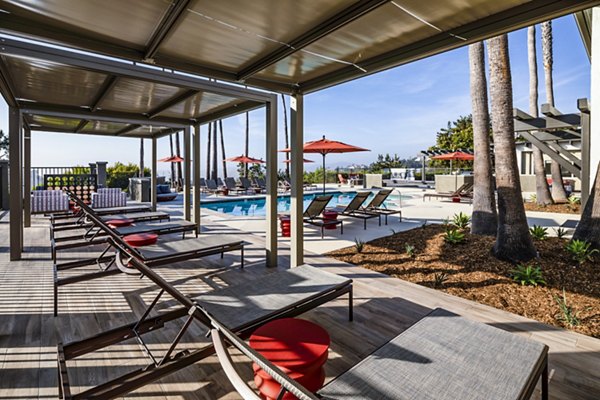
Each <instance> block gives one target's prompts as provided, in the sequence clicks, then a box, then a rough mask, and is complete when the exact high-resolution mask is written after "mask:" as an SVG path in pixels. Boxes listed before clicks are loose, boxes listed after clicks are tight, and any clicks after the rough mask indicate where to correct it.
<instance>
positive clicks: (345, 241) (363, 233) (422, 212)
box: [159, 184, 579, 254]
mask: <svg viewBox="0 0 600 400" xmlns="http://www.w3.org/2000/svg"><path fill="white" fill-rule="evenodd" d="M327 190H328V191H342V192H344V191H351V192H355V191H357V190H364V189H362V188H358V187H348V186H346V187H339V186H338V185H334V184H331V185H328V186H327ZM394 190H395V192H394V194H396V193H398V192H399V193H400V194H401V196H402V197H401V206H400V209H401V210H402V222H399V219H398V216H397V215H392V216H389V217H388V225H385V223H384V221H383V220H382V224H381V226H378V223H377V219H372V220H369V221H368V222H367V229H366V230H365V229H363V222H362V220H359V219H354V218H344V234H343V235H342V234H341V233H340V230H339V229H336V230H326V231H325V237H324V238H323V239H321V232H320V230H319V229H318V228H317V227H313V226H311V225H307V224H305V228H304V247H305V249H306V251H308V252H311V253H316V254H325V253H328V252H330V251H333V250H337V249H341V248H344V247H348V246H352V245H354V241H355V239H358V240H361V241H363V242H366V241H369V240H373V239H376V238H379V237H384V236H388V235H390V234H392V233H393V232H392V231H395V232H400V231H406V230H409V229H413V228H415V227H418V226H421V225H423V224H424V223H425V222H427V223H442V222H443V220H444V219H446V218H452V216H453V215H454V214H456V213H459V212H463V213H465V214H468V215H470V214H471V212H472V205H471V204H467V203H453V202H451V201H447V200H435V199H432V200H425V201H423V194H425V193H433V190H431V189H426V188H420V187H400V188H394ZM312 193H320V191H308V192H305V194H312ZM257 197H261V196H260V195H259V196H228V197H225V196H214V195H210V196H206V195H204V197H203V198H202V201H207V202H208V201H211V202H213V201H223V200H229V199H233V200H242V199H246V198H248V199H253V198H257ZM396 199H397V197H396V198H394V199H393V200H396ZM182 201H183V200H182V197H181V196H179V197H178V199H177V200H175V201H173V202H170V203H159V209H160V210H164V211H168V212H170V213H171V214H173V213H175V214H174V215H177V212H179V213H180V212H181V211H180V210H181V202H182ZM201 218H202V219H205V221H207V222H209V223H215V224H220V225H227V226H229V227H231V228H234V229H239V230H242V231H246V232H249V233H252V234H255V235H259V236H264V235H265V229H266V221H265V219H264V217H263V216H256V217H254V216H233V215H229V214H223V213H220V212H216V211H213V210H209V209H206V208H203V209H202V214H201ZM527 220H528V222H529V225H530V226H532V225H540V226H543V227H547V228H549V229H548V233H549V234H550V235H555V230H554V229H556V228H558V227H559V226H561V225H562V224H564V223H565V222H566V221H568V220H570V221H577V220H579V215H575V214H559V213H547V212H527ZM279 239H280V240H282V241H283V242H284V243H286V245H288V244H289V241H290V240H289V238H282V237H281V236H280V237H279Z"/></svg>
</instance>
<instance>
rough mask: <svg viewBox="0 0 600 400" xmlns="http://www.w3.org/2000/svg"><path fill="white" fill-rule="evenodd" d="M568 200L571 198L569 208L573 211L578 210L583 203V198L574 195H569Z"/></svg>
mask: <svg viewBox="0 0 600 400" xmlns="http://www.w3.org/2000/svg"><path fill="white" fill-rule="evenodd" d="M568 200H569V208H570V209H571V210H573V211H575V210H577V206H579V205H580V204H581V199H580V198H579V197H577V196H574V195H571V196H569V198H568Z"/></svg>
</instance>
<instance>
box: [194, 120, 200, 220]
mask: <svg viewBox="0 0 600 400" xmlns="http://www.w3.org/2000/svg"><path fill="white" fill-rule="evenodd" d="M193 142H194V143H193V153H194V155H193V157H192V159H193V160H194V186H193V196H192V197H193V204H192V207H193V209H194V210H193V211H194V212H193V215H194V223H195V224H196V226H197V227H198V229H200V124H196V125H194V140H193Z"/></svg>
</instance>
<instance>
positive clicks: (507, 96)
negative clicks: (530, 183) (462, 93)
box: [488, 34, 537, 262]
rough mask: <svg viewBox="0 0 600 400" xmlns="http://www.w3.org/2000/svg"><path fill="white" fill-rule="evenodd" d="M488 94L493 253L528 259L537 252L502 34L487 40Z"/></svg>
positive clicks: (508, 66) (507, 257) (500, 257)
mask: <svg viewBox="0 0 600 400" xmlns="http://www.w3.org/2000/svg"><path fill="white" fill-rule="evenodd" d="M488 54H489V63H490V97H491V103H492V128H493V132H494V153H495V159H496V187H497V188H498V232H497V235H496V243H495V244H494V248H493V253H494V255H495V256H496V257H497V258H499V259H502V260H508V261H511V262H522V261H528V260H530V259H532V258H534V257H535V256H536V254H537V252H536V250H535V247H534V246H533V241H532V239H531V236H530V234H529V227H528V226H527V218H526V216H525V207H524V205H523V199H522V197H521V182H520V180H519V172H518V166H517V154H516V152H515V137H514V132H515V130H514V121H513V118H512V112H513V104H512V79H511V73H510V60H509V56H508V36H507V35H506V34H504V35H501V36H498V37H495V38H493V39H490V40H489V42H488Z"/></svg>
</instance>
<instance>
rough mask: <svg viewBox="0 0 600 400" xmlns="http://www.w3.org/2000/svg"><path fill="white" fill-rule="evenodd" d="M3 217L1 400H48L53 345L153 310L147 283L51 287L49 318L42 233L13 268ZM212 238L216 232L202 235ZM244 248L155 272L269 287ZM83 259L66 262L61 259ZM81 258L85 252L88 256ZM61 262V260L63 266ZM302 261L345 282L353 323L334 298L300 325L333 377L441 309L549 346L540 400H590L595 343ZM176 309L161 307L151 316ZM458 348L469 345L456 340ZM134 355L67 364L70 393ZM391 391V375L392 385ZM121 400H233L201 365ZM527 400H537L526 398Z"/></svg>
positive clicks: (120, 280)
mask: <svg viewBox="0 0 600 400" xmlns="http://www.w3.org/2000/svg"><path fill="white" fill-rule="evenodd" d="M7 218H8V216H7V215H6V213H4V214H0V276H1V282H2V286H1V287H2V291H1V292H0V293H1V294H0V365H1V369H0V399H32V398H56V396H57V388H56V387H57V380H56V376H57V369H56V343H57V341H58V340H61V341H63V342H69V341H72V340H77V339H79V338H84V337H87V336H89V335H92V334H95V333H97V332H99V331H100V330H106V329H108V328H110V327H114V326H118V325H122V324H124V323H128V322H133V321H134V320H135V316H136V315H138V316H139V315H140V314H141V312H142V310H143V309H144V308H145V306H146V305H147V304H148V303H149V302H151V300H152V298H153V296H154V295H155V294H156V292H157V290H156V287H155V286H154V285H152V284H151V283H149V282H148V280H147V279H138V278H136V277H131V276H126V275H123V274H120V275H114V276H110V277H105V278H102V279H98V280H94V281H89V282H83V283H78V284H73V285H69V286H65V287H62V288H61V291H60V295H59V297H60V303H59V307H60V308H59V313H60V314H59V316H58V317H56V318H55V317H53V315H52V293H53V292H52V282H53V272H52V265H51V262H50V254H49V241H48V227H47V224H46V221H45V220H43V219H42V218H34V221H33V226H32V227H31V228H27V229H26V230H25V246H26V252H25V253H24V259H23V261H20V262H9V261H8V243H7V241H8V223H7ZM208 228H210V229H213V230H219V231H227V232H230V231H231V230H229V229H227V228H226V227H223V226H209V227H208ZM244 238H245V239H246V240H250V241H251V242H252V245H251V246H249V247H250V248H249V249H248V251H247V252H246V253H247V257H246V262H247V264H246V265H247V268H246V269H244V270H239V269H238V268H236V265H238V264H239V254H237V253H235V252H234V253H230V254H226V255H225V258H224V259H222V260H221V259H220V258H219V257H210V258H207V259H203V260H202V261H194V262H186V263H179V264H177V265H176V266H170V267H161V268H160V273H161V274H163V276H164V277H166V278H167V279H168V280H169V281H171V282H172V283H175V284H177V287H178V288H179V289H180V290H182V291H184V292H185V293H186V294H194V293H200V292H203V291H209V290H213V289H214V288H218V287H224V286H227V285H229V284H232V283H235V282H236V281H240V280H248V279H268V277H264V276H263V274H264V273H268V272H269V271H268V270H266V269H265V268H263V265H262V264H263V251H262V250H261V248H262V247H263V240H262V238H261V237H259V236H251V235H245V236H244ZM280 251H281V255H280V264H281V266H280V268H285V267H287V265H288V264H289V261H288V257H287V253H288V251H287V249H285V248H281V249H280ZM80 255H81V254H78V253H70V254H69V257H73V258H76V257H79V256H80ZM88 255H89V254H88ZM63 259H65V257H63ZM306 261H307V262H308V263H310V264H312V265H315V266H318V267H321V268H324V269H326V270H328V271H330V272H334V273H337V274H340V275H343V276H346V277H348V278H352V279H353V280H354V304H355V311H354V312H355V314H354V315H355V320H354V322H348V321H347V301H346V299H345V298H340V299H338V300H336V301H333V302H330V303H327V304H326V305H324V306H321V307H319V308H318V309H315V310H313V311H310V312H308V313H306V314H304V315H303V317H304V318H307V319H310V320H313V321H315V322H318V323H319V324H320V325H322V326H323V327H324V328H325V329H327V330H328V331H329V333H330V335H331V337H332V342H333V343H332V351H331V353H330V359H329V361H328V363H327V366H326V372H327V379H328V380H329V379H331V378H333V377H335V376H336V375H338V374H340V373H341V372H343V371H345V370H346V369H348V368H349V367H350V366H352V365H353V364H355V363H356V362H358V361H359V360H360V359H361V358H363V357H365V356H366V355H367V354H369V353H370V352H371V351H373V350H374V349H375V348H377V347H378V346H380V345H382V344H384V343H385V342H386V341H388V340H389V339H391V338H392V337H394V336H396V335H397V334H398V333H400V332H402V331H403V330H404V329H406V328H407V327H409V326H410V325H411V324H413V323H414V322H415V321H417V320H418V319H419V318H421V317H422V316H423V315H424V314H426V313H427V312H429V311H430V309H432V308H434V307H443V308H446V309H448V310H451V311H453V312H456V313H458V314H461V315H463V316H466V317H468V318H471V319H473V320H478V321H482V322H485V323H488V324H490V325H493V326H496V327H498V328H501V329H505V330H508V331H511V332H514V333H515V334H517V335H520V336H525V337H530V338H532V339H534V340H538V341H540V342H543V343H546V344H547V345H548V346H549V347H550V377H551V378H550V395H551V396H550V397H551V398H552V399H598V398H600V368H599V366H600V340H597V339H592V338H589V337H586V336H582V335H579V334H576V333H571V332H567V331H564V330H560V329H557V328H554V327H551V326H548V325H544V324H541V323H538V322H535V321H532V320H529V319H526V318H523V317H520V316H516V315H514V314H509V313H506V312H503V311H500V310H496V309H493V308H490V307H488V306H484V305H480V304H477V303H474V302H471V301H468V300H463V299H460V298H457V297H453V296H448V295H446V294H444V293H441V292H438V291H434V290H431V289H428V288H424V287H421V286H417V285H414V284H411V283H408V282H405V281H402V280H399V279H395V278H391V277H388V276H386V275H382V274H379V273H376V272H373V271H369V270H365V269H362V268H358V267H355V266H352V265H349V264H345V263H341V262H339V261H336V260H332V259H329V258H326V257H322V256H319V255H308V256H307V259H306ZM173 305H174V304H173V302H172V301H169V299H168V298H165V301H164V302H163V303H161V305H160V306H161V309H166V308H168V307H172V306H173ZM181 323H182V321H178V322H176V323H171V324H168V325H167V326H166V327H165V328H163V329H160V330H159V331H156V332H153V333H150V334H148V335H147V336H148V338H149V342H150V348H151V349H152V350H153V351H156V352H157V354H160V353H161V351H162V352H164V351H166V349H167V347H168V345H169V343H170V341H171V339H172V338H173V337H174V335H175V334H176V332H177V329H178V327H179V326H180V325H181ZM204 333H205V329H204V328H203V327H202V326H201V325H200V324H199V323H193V326H192V328H191V331H190V332H188V334H186V336H185V337H184V341H183V342H182V346H184V347H188V348H198V347H201V346H202V345H203V343H206V341H207V339H206V338H205V337H204ZM465 340H468V338H465ZM235 359H236V360H238V361H240V365H242V369H243V370H244V373H245V374H247V377H248V379H251V371H250V366H249V363H248V362H247V361H246V360H245V359H243V358H242V357H241V356H239V357H236V358H235ZM147 363H148V359H147V358H146V356H145V355H144V353H143V352H142V351H141V349H140V346H139V345H138V344H137V343H136V342H134V341H133V340H130V341H128V342H125V343H122V344H119V345H114V346H111V347H108V348H106V349H104V350H103V351H99V352H96V353H92V354H90V355H87V356H84V357H81V358H79V359H77V361H75V362H71V363H70V372H71V375H70V380H71V381H72V385H73V386H74V392H75V393H77V392H78V391H80V390H82V389H85V388H87V387H89V386H91V385H96V384H98V383H101V382H103V381H105V380H107V379H109V378H111V377H114V376H115V375H117V374H122V373H123V372H126V371H128V370H130V369H134V368H139V367H142V366H144V365H147ZM399 384H401V377H399ZM127 398H136V399H139V398H142V399H233V398H238V396H237V394H236V393H235V392H234V391H233V389H232V387H231V385H230V384H229V383H228V381H227V380H226V378H225V376H224V375H223V373H222V372H221V370H220V368H219V364H218V362H217V360H216V358H215V357H209V358H207V359H205V360H203V361H201V362H199V363H196V364H194V365H192V366H190V367H187V368H186V369H184V370H181V371H179V372H176V373H174V374H172V375H170V376H168V377H166V378H163V379H162V380H160V381H159V382H157V383H154V384H152V385H148V386H145V387H143V388H141V389H139V390H137V391H135V392H133V393H130V394H129V395H128V396H127ZM533 398H539V392H536V394H535V395H534V397H533Z"/></svg>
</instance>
